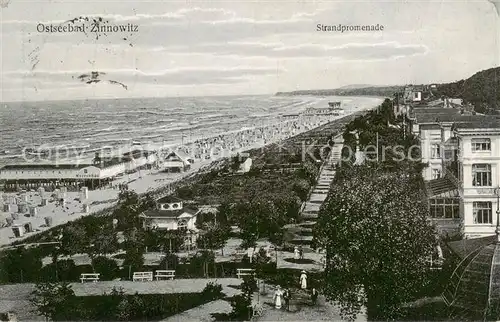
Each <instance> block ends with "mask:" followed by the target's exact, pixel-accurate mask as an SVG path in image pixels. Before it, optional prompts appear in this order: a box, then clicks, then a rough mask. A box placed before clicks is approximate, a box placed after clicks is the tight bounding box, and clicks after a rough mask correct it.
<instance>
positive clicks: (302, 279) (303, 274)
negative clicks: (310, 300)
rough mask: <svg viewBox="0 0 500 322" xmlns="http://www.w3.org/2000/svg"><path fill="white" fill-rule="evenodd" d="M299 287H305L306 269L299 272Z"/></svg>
mask: <svg viewBox="0 0 500 322" xmlns="http://www.w3.org/2000/svg"><path fill="white" fill-rule="evenodd" d="M300 288H301V289H303V290H305V289H306V288H307V275H306V271H302V274H300Z"/></svg>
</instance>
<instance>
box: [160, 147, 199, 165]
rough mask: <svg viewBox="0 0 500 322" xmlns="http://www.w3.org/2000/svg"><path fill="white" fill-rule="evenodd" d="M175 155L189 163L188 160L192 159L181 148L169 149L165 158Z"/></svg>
mask: <svg viewBox="0 0 500 322" xmlns="http://www.w3.org/2000/svg"><path fill="white" fill-rule="evenodd" d="M171 156H176V157H178V158H179V159H181V160H182V162H184V163H189V161H190V160H194V159H193V158H192V157H191V156H189V155H188V154H187V153H186V152H184V151H182V150H173V151H169V152H168V154H167V155H166V157H165V158H168V157H171Z"/></svg>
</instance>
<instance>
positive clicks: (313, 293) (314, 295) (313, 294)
mask: <svg viewBox="0 0 500 322" xmlns="http://www.w3.org/2000/svg"><path fill="white" fill-rule="evenodd" d="M317 300H318V291H316V288H314V287H313V289H312V291H311V302H312V305H316V301H317Z"/></svg>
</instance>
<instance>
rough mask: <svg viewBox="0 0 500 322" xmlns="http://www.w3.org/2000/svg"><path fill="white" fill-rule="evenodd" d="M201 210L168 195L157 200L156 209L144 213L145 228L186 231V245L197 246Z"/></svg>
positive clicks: (142, 216)
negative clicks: (197, 222) (197, 226)
mask: <svg viewBox="0 0 500 322" xmlns="http://www.w3.org/2000/svg"><path fill="white" fill-rule="evenodd" d="M199 213H200V210H199V209H198V208H195V207H186V206H185V205H184V202H183V200H181V199H179V198H176V197H172V196H166V197H163V198H161V199H158V200H157V201H156V205H155V208H154V209H149V210H147V211H145V212H144V213H142V214H141V215H140V217H141V218H142V220H143V227H144V229H157V230H175V231H183V232H185V236H184V246H187V247H189V248H192V247H195V245H196V240H197V238H198V233H199V230H198V229H197V228H196V219H197V216H198V214H199Z"/></svg>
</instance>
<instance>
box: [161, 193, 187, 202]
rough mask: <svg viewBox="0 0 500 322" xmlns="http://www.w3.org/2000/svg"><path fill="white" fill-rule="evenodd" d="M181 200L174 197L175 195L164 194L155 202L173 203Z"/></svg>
mask: <svg viewBox="0 0 500 322" xmlns="http://www.w3.org/2000/svg"><path fill="white" fill-rule="evenodd" d="M182 201H183V200H182V199H181V198H178V197H175V196H170V195H169V196H165V197H161V198H160V199H157V200H156V202H157V203H174V202H182Z"/></svg>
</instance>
